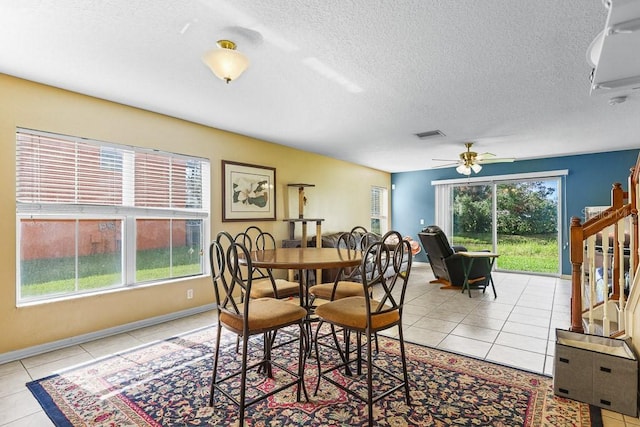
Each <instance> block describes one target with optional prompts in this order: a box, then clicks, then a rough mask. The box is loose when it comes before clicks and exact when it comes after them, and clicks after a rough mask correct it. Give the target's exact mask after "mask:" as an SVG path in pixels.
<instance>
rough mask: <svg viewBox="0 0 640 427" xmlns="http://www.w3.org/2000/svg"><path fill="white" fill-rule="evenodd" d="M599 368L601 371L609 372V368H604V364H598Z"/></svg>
mask: <svg viewBox="0 0 640 427" xmlns="http://www.w3.org/2000/svg"><path fill="white" fill-rule="evenodd" d="M600 370H601V371H602V372H606V373H608V374H610V373H611V368H605V367H604V366H600Z"/></svg>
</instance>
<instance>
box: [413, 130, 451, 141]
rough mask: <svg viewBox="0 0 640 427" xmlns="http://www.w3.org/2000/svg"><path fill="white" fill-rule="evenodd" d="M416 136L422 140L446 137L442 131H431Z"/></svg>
mask: <svg viewBox="0 0 640 427" xmlns="http://www.w3.org/2000/svg"><path fill="white" fill-rule="evenodd" d="M416 136H417V137H418V138H420V139H427V138H437V137H439V136H445V135H444V133H443V132H442V131H441V130H429V131H427V132H420V133H416Z"/></svg>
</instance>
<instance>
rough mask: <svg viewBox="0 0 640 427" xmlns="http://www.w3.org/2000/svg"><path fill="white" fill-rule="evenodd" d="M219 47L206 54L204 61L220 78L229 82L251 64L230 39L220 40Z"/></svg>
mask: <svg viewBox="0 0 640 427" xmlns="http://www.w3.org/2000/svg"><path fill="white" fill-rule="evenodd" d="M218 47H219V48H218V49H213V50H211V51H209V52H207V53H205V54H204V56H203V57H202V61H203V62H204V63H205V64H207V66H208V67H209V68H210V69H211V71H213V74H215V75H216V76H217V77H218V78H220V79H222V80H224V81H226V82H227V83H229V82H230V81H231V80H235V79H237V78H238V77H240V75H241V74H242V73H243V72H244V70H246V69H247V67H248V66H249V59H247V57H246V56H244V55H243V54H242V53H240V52H238V51H237V50H236V44H235V43H234V42H232V41H230V40H218Z"/></svg>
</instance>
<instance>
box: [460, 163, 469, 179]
mask: <svg viewBox="0 0 640 427" xmlns="http://www.w3.org/2000/svg"><path fill="white" fill-rule="evenodd" d="M456 172H458V173H459V174H462V175H467V176H468V175H471V168H470V167H469V166H467V165H465V164H464V163H463V164H461V165H458V167H457V168H456Z"/></svg>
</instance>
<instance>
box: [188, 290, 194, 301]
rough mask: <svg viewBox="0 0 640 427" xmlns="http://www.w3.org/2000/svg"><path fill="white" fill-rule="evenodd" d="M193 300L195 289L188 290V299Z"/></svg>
mask: <svg viewBox="0 0 640 427" xmlns="http://www.w3.org/2000/svg"><path fill="white" fill-rule="evenodd" d="M191 298H193V289H187V299H191Z"/></svg>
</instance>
